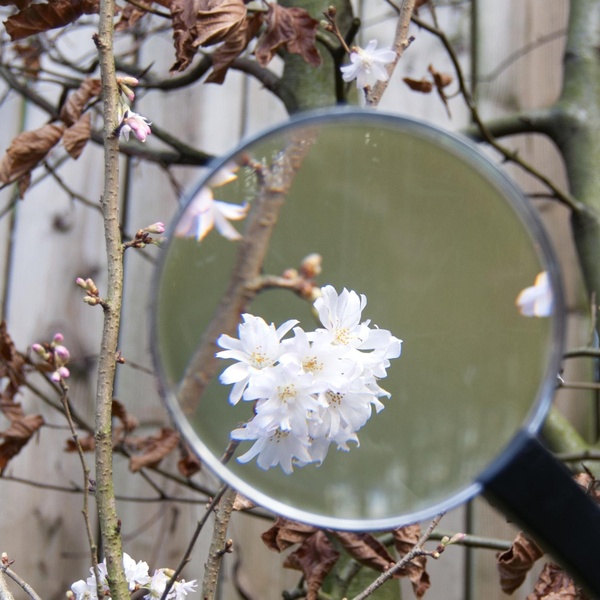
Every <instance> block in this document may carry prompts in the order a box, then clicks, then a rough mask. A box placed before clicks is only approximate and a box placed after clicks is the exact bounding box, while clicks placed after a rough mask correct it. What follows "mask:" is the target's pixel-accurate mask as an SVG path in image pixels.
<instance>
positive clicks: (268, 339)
mask: <svg viewBox="0 0 600 600" xmlns="http://www.w3.org/2000/svg"><path fill="white" fill-rule="evenodd" d="M242 320H243V321H244V322H243V323H241V324H240V325H239V327H238V335H239V339H236V338H233V337H231V336H230V335H226V334H223V335H222V336H220V337H219V339H218V340H217V344H218V345H219V346H220V347H221V348H225V350H223V351H221V352H217V356H218V357H219V358H232V359H234V360H237V361H238V362H237V363H235V364H233V365H231V366H229V367H227V368H226V369H225V370H224V371H223V373H221V377H220V378H219V381H220V382H221V383H223V384H224V385H229V384H231V383H233V384H234V386H233V389H232V390H231V393H230V394H229V401H230V402H231V404H237V403H238V402H239V401H240V398H241V397H242V394H243V393H244V390H245V389H246V386H247V385H248V383H249V382H250V380H251V378H252V376H253V375H256V374H257V373H259V372H260V371H261V370H262V369H265V368H267V367H272V366H273V365H274V364H275V362H276V361H277V360H278V359H279V357H280V356H281V354H282V352H283V348H282V346H281V343H280V342H281V338H282V337H283V336H284V335H285V334H286V333H287V332H288V331H289V330H290V329H291V328H292V327H293V326H294V325H296V324H297V323H298V321H296V320H293V319H292V320H290V321H286V322H285V323H284V324H283V325H280V326H279V327H278V328H277V329H275V325H273V323H271V325H267V323H266V322H265V320H264V319H261V318H260V317H255V316H254V315H250V314H244V315H242Z"/></svg>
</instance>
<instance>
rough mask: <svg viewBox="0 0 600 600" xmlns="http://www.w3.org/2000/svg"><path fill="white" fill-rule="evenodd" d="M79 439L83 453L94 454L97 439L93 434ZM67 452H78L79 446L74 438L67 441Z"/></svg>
mask: <svg viewBox="0 0 600 600" xmlns="http://www.w3.org/2000/svg"><path fill="white" fill-rule="evenodd" d="M78 439H79V444H80V446H81V450H82V452H93V451H94V450H95V449H96V439H95V438H94V436H93V435H92V434H91V433H88V435H86V436H85V437H80V438H78ZM65 452H77V444H76V443H75V440H74V439H73V438H69V439H68V440H67V443H66V445H65Z"/></svg>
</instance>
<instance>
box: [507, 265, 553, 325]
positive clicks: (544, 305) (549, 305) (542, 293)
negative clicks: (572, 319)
mask: <svg viewBox="0 0 600 600" xmlns="http://www.w3.org/2000/svg"><path fill="white" fill-rule="evenodd" d="M516 305H517V307H518V308H519V312H520V313H521V314H522V315H523V316H524V317H549V316H551V315H552V311H553V310H554V297H553V295H552V288H551V287H550V279H549V278H548V273H547V271H542V272H541V273H539V274H538V276H537V277H536V278H535V284H534V285H533V286H531V287H528V288H525V289H524V290H522V291H521V293H520V294H519V295H518V296H517V300H516Z"/></svg>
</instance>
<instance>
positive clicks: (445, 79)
mask: <svg viewBox="0 0 600 600" xmlns="http://www.w3.org/2000/svg"><path fill="white" fill-rule="evenodd" d="M427 70H428V71H429V72H430V73H431V75H432V77H433V82H434V83H435V87H436V88H437V89H438V90H441V89H443V88H445V87H446V86H448V85H450V84H451V83H452V75H449V74H448V73H440V72H439V71H437V70H436V69H435V67H434V66H433V65H429V67H428V68H427Z"/></svg>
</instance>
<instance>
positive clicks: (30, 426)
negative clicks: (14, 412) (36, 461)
mask: <svg viewBox="0 0 600 600" xmlns="http://www.w3.org/2000/svg"><path fill="white" fill-rule="evenodd" d="M43 424H44V418H43V417H42V416H41V415H25V416H23V417H19V418H17V419H14V420H13V421H12V422H11V424H10V426H9V428H8V429H7V430H6V431H2V432H0V438H3V439H4V441H3V442H2V443H1V444H0V473H1V472H2V471H3V470H4V468H5V467H6V465H7V464H8V461H9V460H10V459H11V458H13V457H15V456H16V455H17V454H19V452H20V451H21V449H22V448H23V447H24V446H25V445H26V444H27V442H28V441H29V440H30V439H31V436H32V435H33V434H34V433H35V432H36V431H37V430H38V429H39V428H40V427H41V426H42V425H43Z"/></svg>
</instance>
